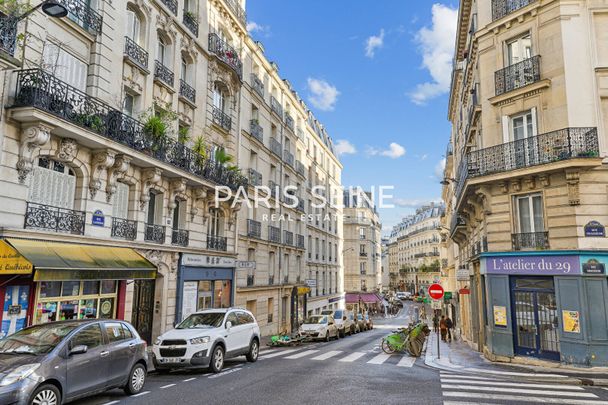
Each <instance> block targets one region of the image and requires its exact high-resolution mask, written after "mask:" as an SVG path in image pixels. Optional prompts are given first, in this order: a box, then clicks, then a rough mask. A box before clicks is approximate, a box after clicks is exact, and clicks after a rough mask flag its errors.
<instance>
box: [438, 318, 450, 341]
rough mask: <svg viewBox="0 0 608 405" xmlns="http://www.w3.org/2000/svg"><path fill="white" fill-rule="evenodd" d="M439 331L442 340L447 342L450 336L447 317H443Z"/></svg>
mask: <svg viewBox="0 0 608 405" xmlns="http://www.w3.org/2000/svg"><path fill="white" fill-rule="evenodd" d="M439 331H440V332H441V340H443V341H444V342H445V339H446V336H447V335H448V325H447V322H446V320H445V315H441V320H440V321H439Z"/></svg>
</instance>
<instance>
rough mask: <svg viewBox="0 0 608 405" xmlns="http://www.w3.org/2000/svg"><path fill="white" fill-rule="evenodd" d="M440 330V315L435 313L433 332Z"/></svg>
mask: <svg viewBox="0 0 608 405" xmlns="http://www.w3.org/2000/svg"><path fill="white" fill-rule="evenodd" d="M437 332H439V316H437V314H435V316H434V317H433V333H437Z"/></svg>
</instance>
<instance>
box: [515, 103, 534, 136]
mask: <svg viewBox="0 0 608 405" xmlns="http://www.w3.org/2000/svg"><path fill="white" fill-rule="evenodd" d="M535 135H536V123H535V122H534V117H533V114H532V110H528V111H526V112H523V113H521V114H517V115H514V116H512V117H511V136H512V140H513V141H519V140H521V139H524V138H529V137H531V136H535Z"/></svg>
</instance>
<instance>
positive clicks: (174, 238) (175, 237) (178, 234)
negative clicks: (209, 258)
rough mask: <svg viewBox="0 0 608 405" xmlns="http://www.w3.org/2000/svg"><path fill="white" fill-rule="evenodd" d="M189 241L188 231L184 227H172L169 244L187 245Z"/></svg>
mask: <svg viewBox="0 0 608 405" xmlns="http://www.w3.org/2000/svg"><path fill="white" fill-rule="evenodd" d="M189 243H190V232H189V231H187V230H185V229H173V230H172V232H171V244H172V245H176V246H184V247H186V246H188V244H189Z"/></svg>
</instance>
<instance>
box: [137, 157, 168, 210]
mask: <svg viewBox="0 0 608 405" xmlns="http://www.w3.org/2000/svg"><path fill="white" fill-rule="evenodd" d="M162 173H163V171H162V170H160V169H159V168H157V167H155V168H151V169H145V170H144V171H143V172H142V188H141V196H140V198H139V200H140V207H141V209H142V210H143V209H144V208H145V206H146V204H147V203H148V201H150V189H151V188H152V187H153V186H155V185H160V183H161V181H162Z"/></svg>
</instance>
